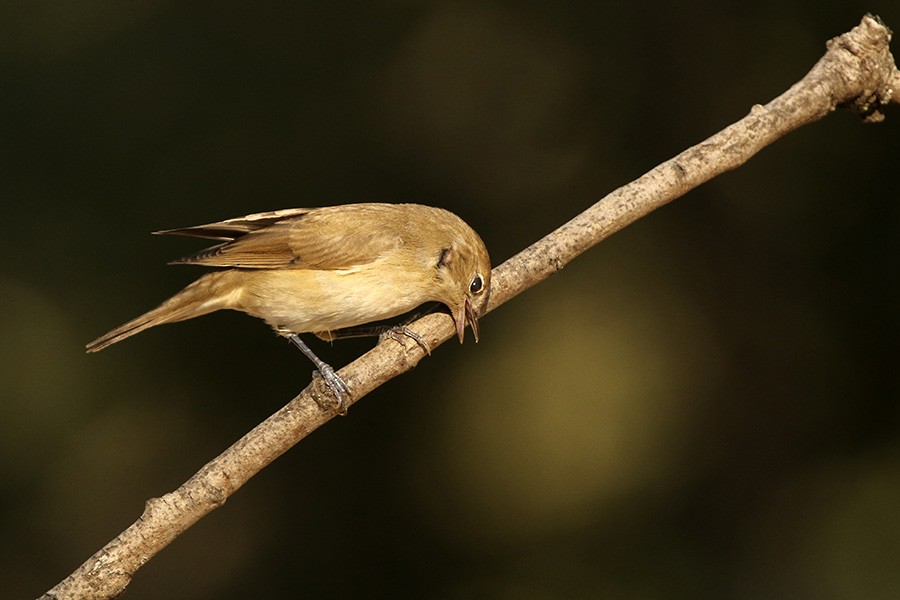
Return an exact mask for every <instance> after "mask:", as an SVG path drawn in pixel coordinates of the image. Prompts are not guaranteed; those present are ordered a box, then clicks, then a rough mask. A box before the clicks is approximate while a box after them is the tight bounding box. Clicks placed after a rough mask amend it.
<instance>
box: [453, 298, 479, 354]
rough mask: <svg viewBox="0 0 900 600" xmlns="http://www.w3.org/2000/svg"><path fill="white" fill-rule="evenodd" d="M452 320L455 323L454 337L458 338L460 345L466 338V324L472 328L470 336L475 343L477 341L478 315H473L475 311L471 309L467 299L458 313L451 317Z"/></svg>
mask: <svg viewBox="0 0 900 600" xmlns="http://www.w3.org/2000/svg"><path fill="white" fill-rule="evenodd" d="M453 320H454V321H455V322H456V335H457V336H458V337H459V343H460V344H462V343H463V340H464V339H465V337H466V325H467V324H468V325H471V326H472V335H474V336H475V341H476V342H477V341H478V315H476V314H475V309H473V308H472V303H471V302H469V299H468V298H466V301H465V303H464V304H463V305H462V306H461V307H460V308H459V313H457V314H455V315H453Z"/></svg>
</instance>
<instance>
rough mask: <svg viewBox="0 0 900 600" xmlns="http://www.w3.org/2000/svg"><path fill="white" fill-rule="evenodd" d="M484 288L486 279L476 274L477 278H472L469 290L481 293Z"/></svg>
mask: <svg viewBox="0 0 900 600" xmlns="http://www.w3.org/2000/svg"><path fill="white" fill-rule="evenodd" d="M483 289H484V279H482V278H481V275H476V276H475V279H473V280H472V283H471V284H469V291H470V292H472V293H473V294H479V293H481V291H482V290H483Z"/></svg>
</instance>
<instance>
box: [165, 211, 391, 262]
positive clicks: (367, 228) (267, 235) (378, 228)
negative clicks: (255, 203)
mask: <svg viewBox="0 0 900 600" xmlns="http://www.w3.org/2000/svg"><path fill="white" fill-rule="evenodd" d="M383 206H391V205H364V204H357V205H346V206H337V207H328V208H318V209H289V210H284V211H275V212H272V213H259V215H250V216H248V217H241V218H239V219H229V220H227V221H221V222H220V223H212V224H210V225H201V226H200V227H198V228H188V229H182V230H174V231H172V233H179V234H183V235H200V234H201V233H202V234H203V235H202V236H203V237H212V238H214V239H225V240H227V241H225V243H223V244H219V245H217V246H213V247H211V248H207V249H206V250H202V251H200V252H198V253H196V254H193V255H190V256H186V257H184V258H181V259H179V260H176V261H173V264H197V265H204V266H208V267H237V268H245V269H276V268H281V269H348V268H353V267H356V266H359V265H364V264H368V263H371V262H373V261H375V260H377V259H378V258H379V257H381V256H383V255H384V254H385V253H386V252H388V251H390V250H392V249H395V248H397V247H399V246H400V245H402V244H403V240H402V237H401V236H400V235H399V234H398V230H397V227H396V226H394V227H391V226H388V227H385V226H384V225H385V222H384V219H385V216H388V217H389V216H390V214H393V213H390V212H389V209H388V212H386V211H385V209H383V208H381V207H383ZM229 236H231V237H229Z"/></svg>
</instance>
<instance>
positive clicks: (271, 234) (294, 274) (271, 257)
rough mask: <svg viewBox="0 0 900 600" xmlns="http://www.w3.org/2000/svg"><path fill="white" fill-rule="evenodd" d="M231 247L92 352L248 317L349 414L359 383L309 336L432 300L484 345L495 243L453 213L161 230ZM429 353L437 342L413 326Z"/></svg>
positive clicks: (260, 220) (334, 332)
mask: <svg viewBox="0 0 900 600" xmlns="http://www.w3.org/2000/svg"><path fill="white" fill-rule="evenodd" d="M156 233H158V234H174V235H187V236H194V237H200V238H209V239H214V240H220V241H221V243H219V244H217V245H215V246H212V247H211V248H208V249H206V250H202V251H200V252H198V253H196V254H193V255H190V256H186V257H184V258H181V259H179V260H176V261H173V262H172V263H171V264H192V265H204V266H207V267H218V269H217V270H215V271H212V272H210V273H207V274H205V275H203V276H202V277H200V278H199V279H198V280H196V281H195V282H193V283H191V284H190V285H188V286H187V287H186V288H184V289H183V290H181V291H180V292H178V293H177V294H175V295H174V296H172V297H171V298H169V299H168V300H166V301H165V302H163V303H162V304H160V305H159V306H158V307H156V308H154V309H153V310H151V311H150V312H148V313H146V314H143V315H141V316H140V317H137V318H136V319H133V320H131V321H129V322H128V323H125V324H124V325H122V326H120V327H117V328H116V329H113V330H112V331H110V332H109V333H107V334H106V335H103V336H101V337H99V338H97V339H96V340H94V341H93V342H91V343H89V344H88V345H87V351H88V352H96V351H98V350H102V349H103V348H106V347H107V346H109V345H110V344H114V343H116V342H118V341H120V340H123V339H125V338H127V337H129V336H132V335H134V334H136V333H138V332H140V331H143V330H145V329H147V328H149V327H153V326H155V325H162V324H163V323H174V322H176V321H183V320H185V319H191V318H193V317H199V316H200V315H205V314H206V313H210V312H213V311H216V310H221V309H232V310H239V311H243V312H245V313H247V314H249V315H252V316H254V317H259V318H260V319H263V320H264V321H265V322H266V323H268V324H269V325H271V326H272V328H273V329H275V331H276V332H277V333H278V334H280V335H282V336H285V337H287V338H289V339H290V340H291V341H292V342H293V343H294V344H295V345H296V346H297V347H298V348H299V349H300V350H301V351H303V353H304V354H305V355H306V356H307V357H309V359H310V360H311V361H312V362H313V363H314V364H315V365H316V368H317V369H318V371H319V373H320V374H321V375H322V377H323V378H324V380H325V382H326V383H327V384H328V386H329V387H330V388H331V390H332V392H334V395H335V397H336V398H337V400H338V402H339V403H340V409H341V411H342V412H343V411H344V410H346V402H347V397H348V394H349V389H348V387H347V385H346V384H345V383H344V382H343V381H342V380H341V378H340V377H339V376H338V375H337V374H336V373H335V372H334V370H333V369H332V368H331V367H330V366H329V365H327V364H326V363H324V362H323V361H322V360H320V359H319V358H318V357H317V356H316V355H315V354H313V352H312V351H311V350H310V349H309V347H308V346H307V345H306V344H305V343H304V342H303V341H302V340H301V339H300V338H299V337H298V335H297V334H299V333H304V332H312V333H314V334H315V335H317V336H319V337H320V338H323V339H326V340H332V339H336V338H338V337H341V332H340V331H339V330H342V329H345V328H351V327H356V326H359V325H362V324H366V323H371V322H373V321H380V320H383V319H390V318H392V317H396V316H398V315H401V314H403V313H406V312H409V311H411V310H413V309H414V308H416V307H418V306H420V305H422V304H424V303H428V302H439V303H443V304H445V305H446V306H447V307H448V308H449V309H450V315H451V317H452V318H453V321H454V323H455V324H456V333H457V335H458V336H459V341H460V342H462V341H463V337H464V331H465V327H466V324H469V325H471V326H472V332H473V334H474V336H475V341H478V317H479V315H480V314H482V311H483V310H484V308H485V307H486V306H487V301H488V296H489V295H490V285H491V264H490V258H489V257H488V252H487V249H486V248H485V246H484V242H482V241H481V238H480V237H478V234H477V233H475V232H474V231H473V230H472V228H471V227H469V226H468V225H467V224H466V223H465V222H463V220H462V219H460V218H459V217H457V216H456V215H454V214H453V213H451V212H448V211H446V210H443V209H440V208H432V207H430V206H422V205H418V204H347V205H342V206H330V207H323V208H292V209H286V210H276V211H272V212H264V213H258V214H254V215H248V216H246V217H239V218H236V219H228V220H226V221H220V222H218V223H210V224H208V225H198V226H196V227H187V228H184V229H170V230H166V231H158V232H156ZM401 331H402V332H403V333H405V334H407V335H410V336H411V337H413V338H414V339H416V341H417V342H418V343H420V344H422V345H423V346H424V347H425V349H426V350H427V349H428V346H427V345H425V344H424V342H423V341H422V340H421V339H420V338H418V336H416V335H415V334H413V333H412V332H410V331H409V330H407V329H405V328H401Z"/></svg>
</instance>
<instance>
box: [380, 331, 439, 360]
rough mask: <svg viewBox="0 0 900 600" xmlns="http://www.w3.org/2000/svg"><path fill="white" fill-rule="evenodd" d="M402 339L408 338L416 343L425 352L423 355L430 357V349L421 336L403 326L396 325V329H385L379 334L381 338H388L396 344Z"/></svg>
mask: <svg viewBox="0 0 900 600" xmlns="http://www.w3.org/2000/svg"><path fill="white" fill-rule="evenodd" d="M404 337H408V338H410V339H412V340H413V341H414V342H415V343H417V344H418V345H419V346H420V347H421V348H422V350H424V351H425V354H427V355H428V356H431V347H430V346H429V345H428V342H426V341H425V338H423V337H422V336H421V335H419V334H418V333H416V332H415V331H413V330H412V329H410V328H409V327H406V326H405V325H397V326H396V327H391V328H390V329H386V330H385V331H384V332H382V334H381V338H382V339H385V338H390V339H392V340H394V341H395V342H397V343H401V342H400V340H401V339H403V338H404Z"/></svg>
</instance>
